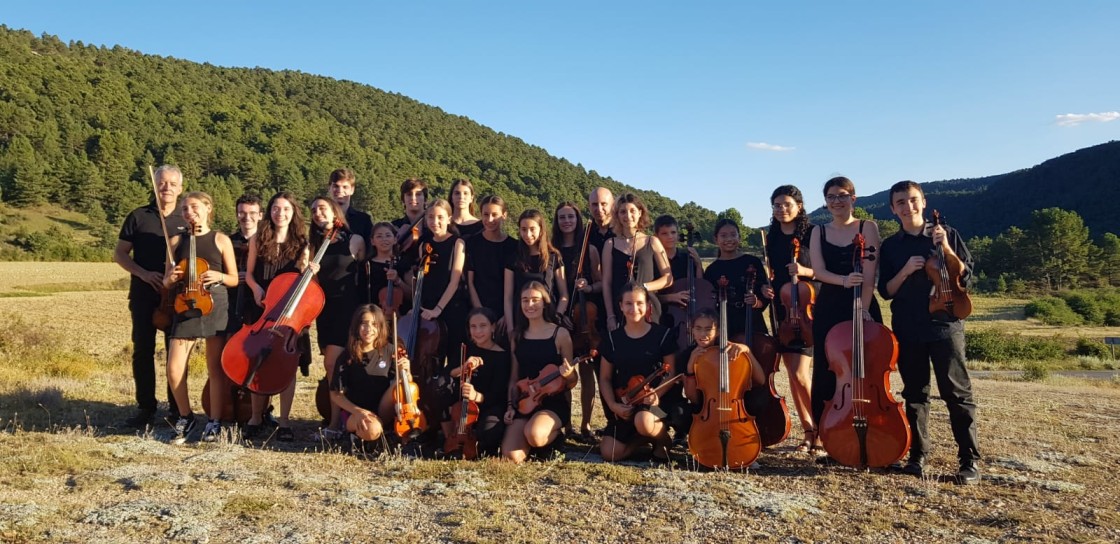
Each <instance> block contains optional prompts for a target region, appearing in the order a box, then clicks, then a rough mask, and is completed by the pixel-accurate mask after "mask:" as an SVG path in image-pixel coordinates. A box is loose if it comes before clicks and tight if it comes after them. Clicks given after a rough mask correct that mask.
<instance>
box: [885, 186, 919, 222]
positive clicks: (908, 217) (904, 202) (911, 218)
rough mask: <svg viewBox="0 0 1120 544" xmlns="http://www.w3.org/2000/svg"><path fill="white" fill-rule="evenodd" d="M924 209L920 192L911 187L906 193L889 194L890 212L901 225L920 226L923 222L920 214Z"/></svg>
mask: <svg viewBox="0 0 1120 544" xmlns="http://www.w3.org/2000/svg"><path fill="white" fill-rule="evenodd" d="M925 209H926V199H925V197H924V196H922V192H921V191H919V190H917V189H915V188H913V187H911V188H909V189H908V190H907V191H906V192H898V193H891V211H892V212H894V214H895V215H897V216H898V218H899V219H900V220H902V222H903V223H910V224H914V225H917V224H921V223H924V222H925V220H924V219H923V218H922V212H924V211H925Z"/></svg>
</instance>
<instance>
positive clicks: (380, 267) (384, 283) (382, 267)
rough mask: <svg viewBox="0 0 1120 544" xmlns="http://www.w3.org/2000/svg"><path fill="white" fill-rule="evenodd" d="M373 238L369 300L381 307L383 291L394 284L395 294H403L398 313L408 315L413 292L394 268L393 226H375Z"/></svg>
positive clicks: (394, 237)
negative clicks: (390, 284) (380, 297)
mask: <svg viewBox="0 0 1120 544" xmlns="http://www.w3.org/2000/svg"><path fill="white" fill-rule="evenodd" d="M372 238H373V239H372V240H370V246H369V248H370V249H369V252H370V257H369V291H370V295H369V299H370V300H372V301H374V302H373V303H374V304H378V305H381V300H380V299H379V298H378V297H379V296H380V295H381V290H382V289H384V288H386V287H388V286H389V283H390V282H392V284H393V291H394V293H400V294H401V306H400V307H399V308H397V312H398V313H401V314H403V313H407V312H408V309H409V307H410V304H409V299H411V298H412V290H411V289H408V288H407V286H406V285H405V283H404V282H402V281H401V276H400V273H399V272H398V271H397V268H395V267H394V266H393V263H394V259H393V245H394V244H395V243H396V235H395V234H393V224H392V223H389V222H387V221H382V222H380V223H378V224H376V225H374V226H373V237H372ZM394 297H395V295H394ZM383 311H388V308H383Z"/></svg>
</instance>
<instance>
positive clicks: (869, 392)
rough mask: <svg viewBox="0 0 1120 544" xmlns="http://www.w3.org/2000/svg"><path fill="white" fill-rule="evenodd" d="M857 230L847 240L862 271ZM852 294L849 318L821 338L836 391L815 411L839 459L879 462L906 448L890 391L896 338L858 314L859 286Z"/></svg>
mask: <svg viewBox="0 0 1120 544" xmlns="http://www.w3.org/2000/svg"><path fill="white" fill-rule="evenodd" d="M864 244H865V242H864V238H863V234H857V235H856V238H855V240H854V241H853V246H854V252H853V257H852V259H853V265H854V268H855V272H857V273H861V274H862V273H863V261H864V255H865V250H864ZM852 291H853V295H852V320H851V321H844V322H841V323H838V324H837V325H836V326H834V327H832V329H831V330H829V331H828V335H827V336H826V337H825V346H824V348H825V354H826V355H827V356H828V363H829V364H828V366H829V369H830V370H832V372H834V373H836V393H835V394H834V395H833V397H832V400H830V401H829V402H828V403H827V404H826V405H825V408H824V415H822V416H821V422H820V427H819V428H820V437H821V441H822V442H824V448H825V450H826V451H828V454H829V455H830V456H832V458H833V459H835V460H836V461H837V462H839V463H840V464H843V465H846V466H849V467H856V468H867V467H885V466H888V465H890V464H892V463H895V462H897V461H898V460H900V459H902V457H903V456H904V455H906V452H907V451H909V449H910V424H909V423H908V422H907V420H906V414H905V413H904V412H903V409H902V404H901V403H899V402H898V401H896V400H895V399H894V396H893V395H892V394H891V383H890V375H891V372H892V371H894V370H895V369H896V368H897V359H898V342H897V341H896V340H895V337H894V334H893V333H891V331H890V329H888V328H886V327H884V326H883V325H882V324H880V323H876V322H875V321H870V320H864V318H863V297H862V293H863V285H862V284H860V285H856V286H855V287H854V288H853V289H852Z"/></svg>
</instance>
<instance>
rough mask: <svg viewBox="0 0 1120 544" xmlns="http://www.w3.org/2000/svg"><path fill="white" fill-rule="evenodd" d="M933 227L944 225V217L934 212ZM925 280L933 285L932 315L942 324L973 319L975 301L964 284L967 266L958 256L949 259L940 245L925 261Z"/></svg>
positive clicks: (931, 295) (950, 256)
mask: <svg viewBox="0 0 1120 544" xmlns="http://www.w3.org/2000/svg"><path fill="white" fill-rule="evenodd" d="M933 224H934V225H942V224H944V223H942V222H941V214H940V213H938V212H937V210H934V211H933ZM925 272H926V276H928V277H929V281H930V283H932V284H933V290H932V291H930V294H929V315H930V316H931V317H932V318H934V319H938V320H941V321H955V320H957V319H964V318H966V317H968V316H970V315H972V297H970V296H969V295H968V289H965V287H964V285H963V284H962V283H961V278H963V277H964V263H962V262H961V260H960V258H958V257H957V256H956V255H946V254H945V250H944V248H942V247H941V246H940V245H939V246H936V247H934V249H933V254H932V255H930V256H929V257H928V258H927V259H926V264H925Z"/></svg>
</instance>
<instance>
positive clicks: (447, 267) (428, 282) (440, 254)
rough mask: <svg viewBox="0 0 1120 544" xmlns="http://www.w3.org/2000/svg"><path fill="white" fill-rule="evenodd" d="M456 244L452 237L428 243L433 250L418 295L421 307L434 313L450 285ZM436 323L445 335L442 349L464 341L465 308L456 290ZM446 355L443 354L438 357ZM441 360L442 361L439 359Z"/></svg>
mask: <svg viewBox="0 0 1120 544" xmlns="http://www.w3.org/2000/svg"><path fill="white" fill-rule="evenodd" d="M458 240H459V237H458V236H455V235H454V234H452V235H450V236H448V237H447V239H446V240H444V241H442V242H436V241H434V240H433V241H430V242H429V244H431V246H432V261H431V265H430V266H429V267H428V274H427V275H426V276H424V285H423V292H422V293H420V307H421V308H422V309H427V310H434V309H435V307H436V306H438V305H439V301H440V299H441V298H443V293H444V292H445V291H446V290H447V286H448V284H450V283H451V267H452V266H453V264H454V261H455V242H456V241H458ZM438 320H439V321H440V322H441V323H443V326H444V327H445V330H446V332H447V340H446V342H445V343H444V344H443V345H444V346H458V345H459V344H461V343H464V342H466V340H467V308H466V306H465V305H464V304H463V299H462V297H461V296H459V293H458V286H456V293H455V294H454V295H452V296H451V299H450V300H448V301H447V305H445V306H444V307H443V310H442V311H441V312H440V315H439V318H438ZM441 355H446V354H441ZM441 360H442V359H441Z"/></svg>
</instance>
